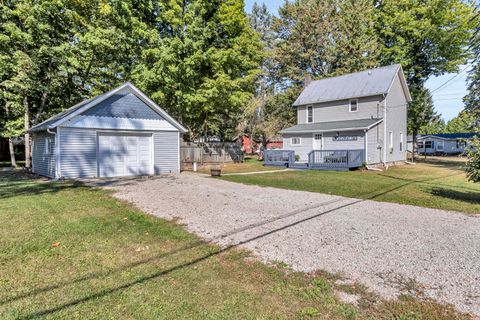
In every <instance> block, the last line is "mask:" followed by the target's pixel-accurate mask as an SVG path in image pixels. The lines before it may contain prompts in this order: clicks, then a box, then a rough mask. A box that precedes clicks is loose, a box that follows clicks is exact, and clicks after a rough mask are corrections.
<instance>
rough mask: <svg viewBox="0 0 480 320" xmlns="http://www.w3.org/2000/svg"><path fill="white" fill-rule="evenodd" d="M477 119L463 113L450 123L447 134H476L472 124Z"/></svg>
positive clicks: (472, 115) (465, 112) (467, 113)
mask: <svg viewBox="0 0 480 320" xmlns="http://www.w3.org/2000/svg"><path fill="white" fill-rule="evenodd" d="M475 120H476V117H475V115H474V114H472V113H470V112H467V111H465V110H464V111H462V112H460V113H459V114H458V116H456V117H455V118H453V119H451V120H450V121H448V123H447V125H446V127H445V132H447V133H459V132H475V130H474V127H473V126H472V124H473V123H474V122H475Z"/></svg>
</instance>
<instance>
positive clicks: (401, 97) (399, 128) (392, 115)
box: [385, 74, 407, 162]
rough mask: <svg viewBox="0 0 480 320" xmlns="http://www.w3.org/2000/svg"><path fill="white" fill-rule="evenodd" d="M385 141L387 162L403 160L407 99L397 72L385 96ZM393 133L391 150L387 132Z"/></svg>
mask: <svg viewBox="0 0 480 320" xmlns="http://www.w3.org/2000/svg"><path fill="white" fill-rule="evenodd" d="M385 102H386V109H387V119H386V141H385V148H386V151H387V156H386V160H387V162H394V161H405V160H406V156H407V153H406V151H407V99H406V97H405V93H404V92H403V88H402V84H401V82H400V78H399V76H398V74H397V75H396V76H395V79H394V80H393V83H392V86H391V88H390V91H389V93H388V95H387V97H386V101H385ZM390 131H391V132H392V133H393V150H390V146H389V143H390V141H389V136H388V134H389V132H390ZM400 133H403V150H402V151H400Z"/></svg>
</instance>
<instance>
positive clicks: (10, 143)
mask: <svg viewBox="0 0 480 320" xmlns="http://www.w3.org/2000/svg"><path fill="white" fill-rule="evenodd" d="M8 150H9V151H10V162H11V163H12V167H14V168H16V167H17V161H16V160H15V146H14V145H13V140H12V138H8Z"/></svg>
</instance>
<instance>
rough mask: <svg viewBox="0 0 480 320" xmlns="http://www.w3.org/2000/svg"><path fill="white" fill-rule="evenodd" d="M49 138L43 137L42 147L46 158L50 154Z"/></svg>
mask: <svg viewBox="0 0 480 320" xmlns="http://www.w3.org/2000/svg"><path fill="white" fill-rule="evenodd" d="M51 143H52V142H51V141H50V137H45V140H44V145H43V154H44V155H46V156H48V155H50V154H51V152H50V145H51Z"/></svg>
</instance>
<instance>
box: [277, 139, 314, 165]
mask: <svg viewBox="0 0 480 320" xmlns="http://www.w3.org/2000/svg"><path fill="white" fill-rule="evenodd" d="M294 137H295V138H300V139H301V144H300V145H294V146H292V145H291V143H290V142H291V138H294ZM312 148H313V136H312V134H311V133H304V134H284V135H283V149H285V150H293V151H295V155H298V156H300V161H308V153H309V152H310V151H312Z"/></svg>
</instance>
